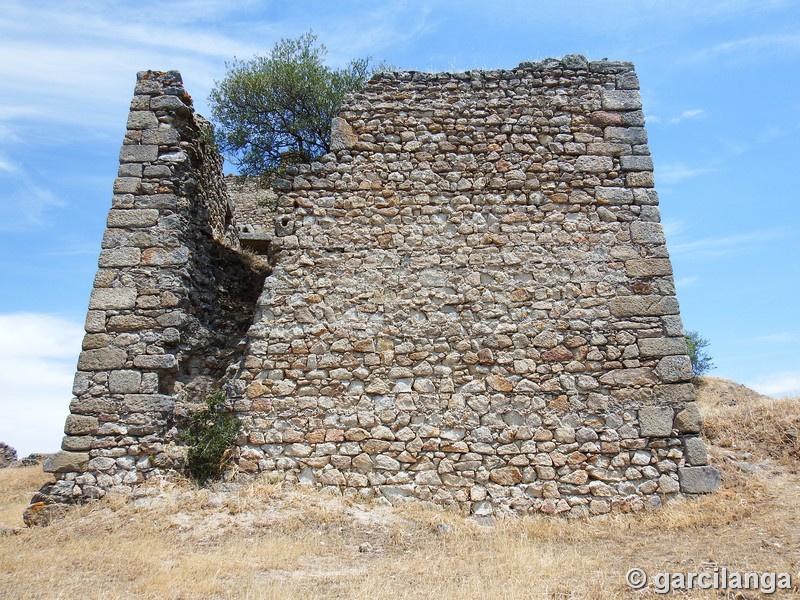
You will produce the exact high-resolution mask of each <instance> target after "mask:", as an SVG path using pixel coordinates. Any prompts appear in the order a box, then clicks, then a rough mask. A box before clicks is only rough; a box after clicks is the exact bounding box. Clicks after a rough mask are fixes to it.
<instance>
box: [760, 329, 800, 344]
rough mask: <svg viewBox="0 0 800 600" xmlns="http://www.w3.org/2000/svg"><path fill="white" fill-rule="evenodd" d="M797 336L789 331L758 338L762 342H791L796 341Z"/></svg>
mask: <svg viewBox="0 0 800 600" xmlns="http://www.w3.org/2000/svg"><path fill="white" fill-rule="evenodd" d="M796 338H797V336H796V335H795V334H793V333H791V332H789V331H781V332H780V333H773V334H770V335H762V336H761V337H759V338H758V341H760V342H791V341H794V340H795V339H796Z"/></svg>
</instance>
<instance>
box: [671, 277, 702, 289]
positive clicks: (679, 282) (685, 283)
mask: <svg viewBox="0 0 800 600" xmlns="http://www.w3.org/2000/svg"><path fill="white" fill-rule="evenodd" d="M695 283H697V277H681V278H680V279H676V280H675V287H677V288H687V287H690V286H692V285H694V284H695Z"/></svg>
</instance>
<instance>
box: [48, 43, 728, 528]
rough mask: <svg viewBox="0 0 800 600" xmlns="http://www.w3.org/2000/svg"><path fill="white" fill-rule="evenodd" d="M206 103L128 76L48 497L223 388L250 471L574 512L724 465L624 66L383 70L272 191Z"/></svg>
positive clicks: (654, 493) (239, 459)
mask: <svg viewBox="0 0 800 600" xmlns="http://www.w3.org/2000/svg"><path fill="white" fill-rule="evenodd" d="M203 123H204V122H203V121H202V120H200V119H199V118H198V117H196V116H195V115H193V113H192V111H191V101H190V100H189V98H188V96H186V94H185V92H184V91H183V88H182V87H181V85H180V78H179V75H178V74H177V73H175V72H169V73H153V72H147V73H142V74H140V75H139V81H138V83H137V92H136V96H135V97H134V103H133V105H132V111H131V117H130V120H129V131H128V134H127V135H126V139H125V145H124V146H123V150H122V153H121V161H122V164H121V167H120V178H119V179H118V180H117V183H116V184H115V196H114V202H113V207H112V210H111V212H110V215H109V229H108V231H107V233H106V236H105V239H104V244H103V248H104V249H103V252H102V254H101V257H100V269H99V270H98V276H97V279H96V282H95V290H94V291H93V292H92V298H91V300H90V310H89V316H88V318H87V336H86V340H85V342H84V352H83V353H82V354H81V358H80V362H79V365H78V369H79V371H78V374H77V376H76V385H75V395H76V398H75V400H74V401H73V404H72V406H71V410H72V414H71V415H70V417H69V418H68V420H67V425H66V432H67V437H66V438H65V439H64V450H65V451H66V452H62V453H60V454H59V455H57V456H55V457H53V459H51V460H50V461H49V468H50V470H52V471H55V472H57V473H58V477H59V481H58V482H57V483H56V484H55V485H54V486H53V487H52V488H51V489H49V490H47V492H48V493H49V494H50V497H55V498H56V499H59V498H60V499H70V498H75V497H81V496H83V497H95V496H98V495H102V494H103V493H104V491H105V490H107V489H111V488H117V489H129V488H130V486H132V485H135V484H136V483H138V482H139V481H141V480H142V479H143V478H146V477H148V476H150V475H152V474H154V473H158V472H159V470H161V469H166V468H170V467H176V466H180V458H181V450H182V449H181V448H180V445H179V444H178V443H177V440H176V439H175V428H174V424H175V422H176V419H179V418H180V417H181V415H183V414H186V412H187V410H188V409H189V406H190V404H191V403H192V402H196V401H197V400H198V399H199V398H201V397H202V395H203V394H204V393H207V391H208V390H210V389H211V388H212V387H214V386H217V385H223V386H224V388H225V389H226V391H227V393H228V395H229V398H230V399H231V402H232V404H231V406H232V408H233V409H234V410H235V411H236V412H237V414H238V415H239V417H240V418H241V420H242V421H243V424H244V427H243V433H242V436H241V439H240V440H239V441H238V448H237V452H236V455H235V459H236V460H235V463H236V469H237V470H238V471H239V473H240V475H242V476H244V477H247V476H249V475H255V474H256V473H258V472H263V471H277V472H279V473H281V474H282V476H283V477H285V478H286V479H287V480H288V481H291V482H299V483H304V484H310V485H315V486H319V487H325V488H329V489H332V490H335V491H337V492H341V493H345V494H348V495H353V496H358V497H378V498H383V499H384V500H386V501H390V502H396V501H399V500H403V499H408V498H416V499H421V500H427V501H431V502H435V503H438V504H442V505H456V506H458V507H460V508H461V509H463V510H465V511H471V512H474V513H476V514H490V513H492V512H494V511H498V510H501V511H502V510H516V511H522V512H525V511H530V512H536V511H541V512H545V513H567V514H570V515H575V516H580V515H585V514H597V513H605V512H609V511H611V510H639V509H642V508H645V507H652V506H658V505H660V504H661V503H662V501H663V499H664V498H667V499H669V498H673V497H676V496H678V495H680V494H681V493H683V494H694V493H701V492H706V491H710V490H712V489H713V488H714V487H715V485H716V483H718V475H717V474H716V471H714V469H713V468H711V467H708V466H706V455H705V449H704V446H703V442H702V440H701V439H700V437H699V433H700V427H701V424H700V419H699V413H698V410H697V407H696V404H695V395H694V389H693V387H692V384H691V382H690V380H691V367H690V362H689V359H688V357H687V355H686V346H685V343H684V340H683V329H682V324H681V320H680V316H679V311H678V302H677V300H676V298H675V288H674V282H673V278H672V270H671V266H670V261H669V256H668V253H667V249H666V244H665V239H664V235H663V230H662V227H661V225H660V223H659V210H658V197H657V194H656V192H655V190H654V189H653V165H652V160H651V158H650V153H649V150H648V147H647V136H646V133H645V130H644V116H643V113H642V111H641V101H640V97H639V92H638V81H637V78H636V75H635V73H634V70H633V67H632V66H631V65H630V64H629V63H617V62H608V61H602V62H591V63H590V62H587V61H586V60H585V59H584V58H583V57H578V56H569V57H565V58H564V59H562V60H548V61H544V62H540V63H523V64H522V65H520V66H519V67H517V68H516V69H513V70H508V71H473V72H468V73H458V74H449V73H440V74H424V73H416V72H404V73H385V74H382V75H379V76H376V77H375V78H374V79H373V80H372V81H371V82H370V84H369V85H368V86H367V88H366V89H365V90H364V91H363V92H362V93H359V94H356V95H354V96H352V97H350V98H348V100H347V101H346V103H345V106H344V107H343V109H342V111H341V114H340V117H339V118H337V119H335V121H334V123H333V137H332V152H331V153H330V154H328V155H325V156H324V157H322V158H321V159H320V160H319V161H318V162H316V163H314V164H313V165H309V166H302V167H298V168H297V169H295V171H294V172H293V173H292V178H291V180H290V181H280V182H279V184H280V185H278V186H276V189H278V190H280V192H279V195H277V197H276V205H277V208H276V214H274V215H273V214H272V213H270V212H269V210H266V209H263V207H261V205H260V204H258V202H257V201H254V200H253V197H252V196H250V194H249V192H247V188H246V186H245V187H244V188H241V187H240V188H239V189H238V190H237V191H235V192H233V194H234V196H235V197H237V198H239V199H240V200H239V201H238V202H237V203H236V204H237V206H236V207H233V208H231V207H230V203H229V202H228V199H227V196H226V192H225V186H223V185H222V177H221V171H220V163H219V159H218V157H216V154H215V153H214V152H213V149H212V148H211V147H210V146H209V145H208V144H207V143H205V142H204V141H203V140H207V139H208V135H207V133H204V130H203ZM230 184H231V182H230V181H229V182H228V186H227V187H228V188H230V189H231V190H233V188H234V187H235V186H232V185H230ZM243 190H244V191H243ZM240 219H243V220H245V221H246V222H239V220H240ZM248 227H250V228H251V230H252V231H250V232H248V231H247V228H248ZM256 229H257V230H258V231H257V232H256ZM237 231H238V233H239V235H238V238H239V240H241V244H242V245H246V238H247V234H248V233H254V232H256V233H257V234H258V236H261V239H262V241H263V240H266V241H265V244H266V246H265V247H266V248H268V252H267V251H265V253H267V254H268V255H269V259H270V261H271V263H273V264H274V268H273V271H272V273H271V275H269V276H268V277H267V278H266V280H265V281H264V280H263V277H264V274H265V267H264V266H263V265H262V264H261V263H259V262H258V261H257V259H255V258H253V257H244V258H243V257H242V255H241V254H239V253H237V252H236V250H235V249H236V246H237V240H236V237H237V236H235V235H234V232H237ZM247 243H248V244H249V243H251V241H247ZM262 283H263V289H262ZM259 292H260V296H259ZM256 298H258V301H257V303H256ZM248 325H249V329H248ZM245 332H246V335H245ZM42 497H44V495H43V496H42Z"/></svg>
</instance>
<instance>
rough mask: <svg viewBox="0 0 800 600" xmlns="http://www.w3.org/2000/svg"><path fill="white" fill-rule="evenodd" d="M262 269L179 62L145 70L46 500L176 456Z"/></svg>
mask: <svg viewBox="0 0 800 600" xmlns="http://www.w3.org/2000/svg"><path fill="white" fill-rule="evenodd" d="M265 274H266V267H265V265H263V264H261V263H260V262H259V261H257V260H255V259H253V258H251V257H247V256H244V255H242V254H241V253H240V252H239V251H238V236H237V235H236V224H235V220H234V217H233V212H232V207H231V206H230V202H229V200H228V197H227V194H226V193H225V189H224V185H223V178H222V160H221V158H220V157H219V155H218V154H217V151H216V148H215V146H214V145H213V141H212V136H211V130H210V126H209V124H208V123H207V122H206V121H205V120H204V119H202V117H199V116H198V115H195V114H194V111H193V110H192V100H191V98H190V97H189V95H188V94H187V93H186V91H185V90H184V88H183V84H182V81H181V76H180V74H179V73H178V72H177V71H168V72H159V71H145V72H141V73H139V74H138V76H137V82H136V89H135V95H134V97H133V101H132V103H131V110H130V114H129V117H128V123H127V131H126V133H125V139H124V142H123V146H122V149H121V151H120V166H119V173H118V177H117V179H116V181H115V182H114V195H113V199H112V206H111V210H110V211H109V214H108V221H107V229H106V231H105V234H104V236H103V242H102V250H101V252H100V258H99V263H98V270H97V274H96V276H95V280H94V289H93V290H92V292H91V296H90V299H89V311H88V314H87V318H86V336H85V337H84V340H83V351H82V352H81V354H80V358H79V360H78V370H77V373H76V376H75V382H74V388H73V393H74V396H75V397H74V399H73V401H72V403H71V404H70V415H69V417H68V418H67V421H66V425H65V430H64V431H65V433H66V436H65V437H64V440H63V444H62V449H63V451H62V452H59V453H58V454H56V455H55V456H53V457H52V458H51V459H50V460H48V461H47V463H46V464H45V470H47V471H51V472H54V473H56V476H57V479H58V480H57V481H56V483H55V484H53V485H50V486H46V488H44V489H43V490H42V492H41V493H40V494H39V498H40V499H43V500H47V501H48V502H63V501H69V500H72V499H75V498H94V497H98V496H102V495H103V494H104V493H105V491H106V490H108V489H112V488H118V489H128V488H129V486H132V485H134V484H137V483H139V482H141V481H143V480H144V479H145V478H146V477H148V476H149V475H151V474H152V473H154V472H157V471H158V470H159V469H161V468H167V467H170V466H173V465H175V464H176V461H177V462H178V463H180V460H181V457H182V453H181V449H180V448H179V447H178V446H176V445H175V444H174V441H175V440H174V436H175V428H174V425H175V423H176V420H178V419H179V418H180V417H181V416H182V415H183V414H185V413H186V412H187V410H188V409H189V405H191V404H193V403H197V402H200V401H202V400H203V398H204V396H205V394H207V393H208V392H209V391H210V390H211V389H212V388H215V387H218V385H219V381H220V379H221V378H222V377H223V376H224V375H225V372H226V368H227V366H228V365H229V364H230V362H231V361H232V360H235V358H236V352H237V348H238V347H239V342H240V341H241V339H242V337H243V335H244V333H245V331H246V329H247V327H248V325H249V324H250V322H251V315H252V310H253V305H254V303H255V300H256V298H257V296H258V294H259V292H260V289H261V286H262V282H263V278H264V275H265ZM239 350H240V348H239ZM36 500H37V498H34V501H36Z"/></svg>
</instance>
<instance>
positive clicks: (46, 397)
mask: <svg viewBox="0 0 800 600" xmlns="http://www.w3.org/2000/svg"><path fill="white" fill-rule="evenodd" d="M82 337H83V327H82V326H81V325H80V324H78V323H75V322H74V321H71V320H68V319H64V318H61V317H58V316H55V315H48V314H39V313H11V314H0V389H2V390H3V393H2V395H0V441H4V442H6V443H7V444H10V445H12V446H14V447H15V448H16V449H17V451H18V453H19V455H20V456H25V455H27V454H30V453H31V452H54V451H56V450H58V448H59V446H60V444H61V437H62V435H63V433H62V432H63V428H64V419H65V418H66V416H67V414H68V413H69V402H70V398H71V397H72V393H71V390H72V378H73V376H74V373H75V365H76V363H77V358H78V353H79V352H80V347H81V339H82Z"/></svg>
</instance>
